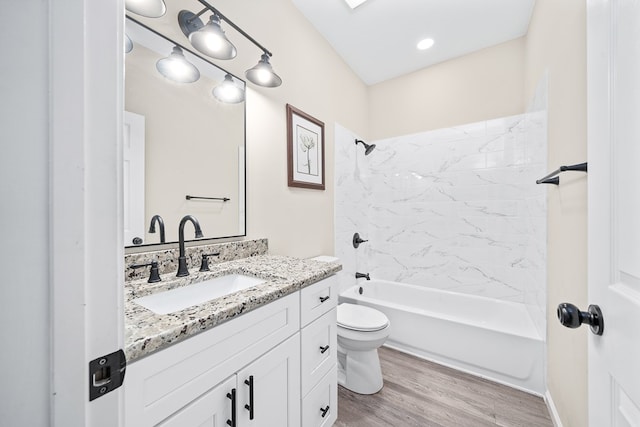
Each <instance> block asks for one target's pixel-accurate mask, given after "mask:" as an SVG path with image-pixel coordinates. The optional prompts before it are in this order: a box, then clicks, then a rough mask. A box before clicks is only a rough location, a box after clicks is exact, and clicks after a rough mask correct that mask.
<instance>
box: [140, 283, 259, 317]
mask: <svg viewBox="0 0 640 427" xmlns="http://www.w3.org/2000/svg"><path fill="white" fill-rule="evenodd" d="M264 282H265V280H263V279H258V278H257V277H249V276H243V275H241V274H229V275H227V276H221V277H216V278H215V279H210V280H205V281H204V282H200V283H194V284H193V285H187V286H183V287H181V288H176V289H171V290H170V291H165V292H158V293H157V294H152V295H147V296H145V297H141V298H136V299H134V300H133V302H135V303H136V304H140V305H141V306H143V307H145V308H147V309H149V310H151V311H153V312H154V313H156V314H169V313H174V312H176V311H180V310H184V309H185V308H189V307H192V306H194V305H198V304H203V303H205V302H207V301H211V300H213V299H216V298H220V297H223V296H225V295H229V294H232V293H234V292H238V291H241V290H243V289H247V288H250V287H252V286H256V285H259V284H261V283H264Z"/></svg>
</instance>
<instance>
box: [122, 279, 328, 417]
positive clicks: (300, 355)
mask: <svg viewBox="0 0 640 427" xmlns="http://www.w3.org/2000/svg"><path fill="white" fill-rule="evenodd" d="M336 291H337V285H336V281H335V278H334V277H329V278H328V279H324V280H322V281H320V282H318V283H316V284H313V285H311V286H309V287H307V288H304V289H302V290H301V291H300V292H296V293H294V294H291V295H288V296H286V297H283V298H281V299H278V300H276V301H274V302H271V303H269V304H266V305H264V306H262V307H260V308H258V309H256V310H253V311H250V312H248V313H246V314H242V315H241V316H237V317H234V318H233V319H231V320H230V321H228V322H225V323H223V324H221V325H219V326H216V327H214V328H211V329H210V330H207V331H205V332H202V333H200V334H197V335H194V336H193V337H190V338H189V339H186V340H184V341H181V342H180V343H178V344H176V345H173V346H170V347H168V348H166V349H164V350H161V351H158V352H156V353H154V354H151V355H149V356H147V357H145V358H142V359H140V360H137V361H134V362H133V363H131V364H130V365H129V366H128V367H127V372H126V377H125V382H124V393H125V426H126V427H146V426H163V427H168V426H172V427H192V426H193V427H200V426H208V427H212V426H216V427H217V426H229V425H231V426H236V427H251V426H252V427H298V426H303V427H311V426H326V427H328V426H331V425H332V424H333V422H334V421H335V419H336V416H337V400H336V390H337V377H336V375H337V374H336V353H335V351H336V335H335V328H336V325H335V321H336V318H335V316H336V314H335V313H336V309H335V306H336V302H337V294H336ZM318 292H319V293H320V294H321V295H316V294H317V293H318ZM326 296H329V298H328V299H327V298H325V297H326ZM320 297H322V301H320ZM314 300H315V301H316V302H317V304H316V302H314ZM301 307H305V309H304V310H306V314H305V311H302V312H301ZM301 321H302V322H304V323H303V324H302V325H303V326H304V327H302V328H301ZM234 422H235V424H234Z"/></svg>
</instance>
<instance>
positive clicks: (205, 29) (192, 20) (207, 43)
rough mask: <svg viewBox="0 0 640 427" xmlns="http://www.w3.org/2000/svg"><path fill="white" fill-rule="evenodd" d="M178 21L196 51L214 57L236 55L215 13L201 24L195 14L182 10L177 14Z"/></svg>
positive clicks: (233, 56) (228, 57)
mask: <svg viewBox="0 0 640 427" xmlns="http://www.w3.org/2000/svg"><path fill="white" fill-rule="evenodd" d="M205 10H206V9H205ZM178 23H179V25H180V28H181V29H182V32H183V33H185V35H187V37H188V38H189V41H190V42H191V45H192V46H193V47H194V48H195V49H196V50H197V51H199V52H202V53H204V54H205V55H207V56H210V57H212V58H216V59H233V58H235V57H236V54H237V53H238V52H237V50H236V47H235V46H234V45H233V43H231V42H230V41H229V39H228V38H227V36H226V35H225V33H224V31H223V30H222V27H221V26H220V17H219V16H218V15H216V14H215V13H214V14H213V15H211V17H210V18H209V22H208V23H207V25H204V26H203V25H202V21H200V18H198V17H197V15H194V14H193V13H191V12H189V11H188V10H182V11H180V13H179V14H178ZM185 29H186V31H188V34H187V33H186V32H185Z"/></svg>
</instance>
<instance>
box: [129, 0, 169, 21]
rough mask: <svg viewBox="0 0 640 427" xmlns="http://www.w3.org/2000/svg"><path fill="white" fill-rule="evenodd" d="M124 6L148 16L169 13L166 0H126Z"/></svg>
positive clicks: (152, 16)
mask: <svg viewBox="0 0 640 427" xmlns="http://www.w3.org/2000/svg"><path fill="white" fill-rule="evenodd" d="M124 7H125V9H127V10H128V11H129V12H133V13H137V14H138V15H142V16H146V17H147V18H160V17H161V16H162V15H164V14H165V13H167V5H166V4H164V0H125V2H124Z"/></svg>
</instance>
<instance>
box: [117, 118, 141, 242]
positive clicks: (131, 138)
mask: <svg viewBox="0 0 640 427" xmlns="http://www.w3.org/2000/svg"><path fill="white" fill-rule="evenodd" d="M122 158H123V168H122V181H123V188H124V195H123V197H124V206H123V208H124V244H125V246H131V245H141V244H143V243H144V232H145V221H144V116H141V115H140V114H136V113H131V112H129V111H125V112H124V139H123V150H122Z"/></svg>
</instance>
